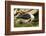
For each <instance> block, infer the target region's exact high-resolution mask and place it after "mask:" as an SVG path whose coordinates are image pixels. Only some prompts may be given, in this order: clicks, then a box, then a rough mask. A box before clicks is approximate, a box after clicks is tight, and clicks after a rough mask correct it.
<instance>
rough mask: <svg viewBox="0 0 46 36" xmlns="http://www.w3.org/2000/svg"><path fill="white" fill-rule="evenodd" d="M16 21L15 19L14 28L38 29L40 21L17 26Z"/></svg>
mask: <svg viewBox="0 0 46 36" xmlns="http://www.w3.org/2000/svg"><path fill="white" fill-rule="evenodd" d="M16 20H17V19H16ZM16 20H15V19H14V27H36V26H38V25H39V22H38V21H37V22H32V23H30V24H19V23H17V24H16V22H15V21H16Z"/></svg>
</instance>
